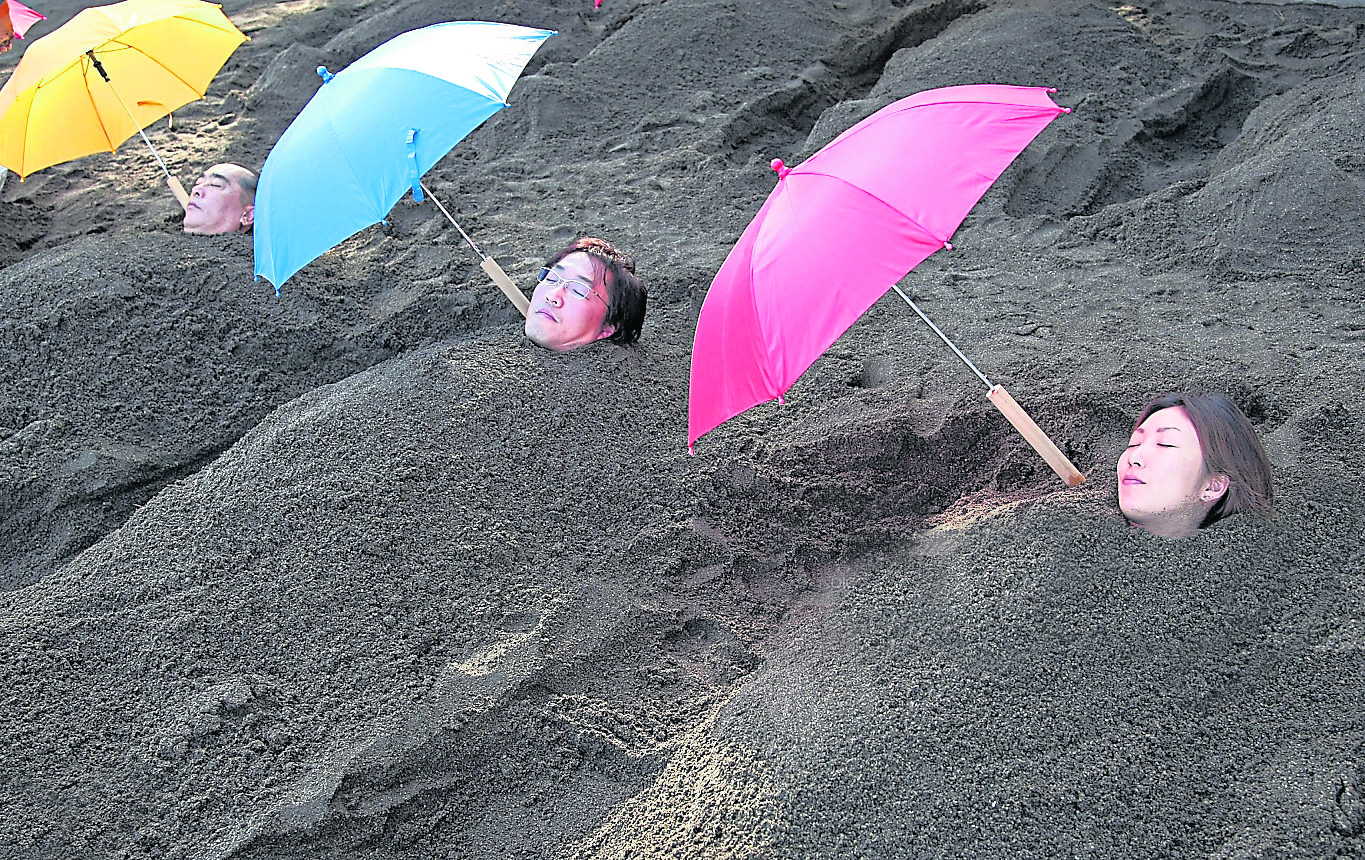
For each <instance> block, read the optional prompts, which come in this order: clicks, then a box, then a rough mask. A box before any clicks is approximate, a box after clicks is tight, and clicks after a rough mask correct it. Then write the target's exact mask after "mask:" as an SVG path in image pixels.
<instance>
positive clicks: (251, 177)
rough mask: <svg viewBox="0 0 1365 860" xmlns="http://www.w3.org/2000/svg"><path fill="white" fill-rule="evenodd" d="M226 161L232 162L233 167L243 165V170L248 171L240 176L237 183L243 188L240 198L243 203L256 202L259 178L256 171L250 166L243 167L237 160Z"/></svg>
mask: <svg viewBox="0 0 1365 860" xmlns="http://www.w3.org/2000/svg"><path fill="white" fill-rule="evenodd" d="M226 163H227V164H231V165H232V166H233V167H241V168H242V170H244V171H246V176H243V177H240V178H239V179H238V180H237V185H238V186H239V187H240V188H241V189H242V193H241V197H240V199H241V201H242V202H243V203H255V202H256V180H257V179H258V178H259V177H257V176H256V172H255V171H254V170H252V169H251V168H250V167H242V165H240V164H238V163H237V162H235V161H229V162H226Z"/></svg>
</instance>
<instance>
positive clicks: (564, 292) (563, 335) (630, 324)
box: [526, 238, 645, 352]
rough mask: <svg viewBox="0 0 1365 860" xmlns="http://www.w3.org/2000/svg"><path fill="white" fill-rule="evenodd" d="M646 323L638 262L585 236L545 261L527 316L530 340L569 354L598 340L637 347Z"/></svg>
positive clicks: (527, 329)
mask: <svg viewBox="0 0 1365 860" xmlns="http://www.w3.org/2000/svg"><path fill="white" fill-rule="evenodd" d="M644 321H645V287H644V284H642V283H640V279H639V278H637V277H636V276H635V261H634V260H632V259H631V258H630V257H628V256H627V255H625V254H623V253H621V252H620V251H618V250H616V249H615V248H613V247H612V245H611V243H609V242H607V241H605V240H602V239H592V238H583V239H578V240H576V241H574V242H572V243H570V244H569V246H568V247H566V248H564V249H563V250H561V251H560V252H559V253H558V254H555V255H554V256H552V257H551V258H550V259H548V260H546V261H545V268H543V269H541V270H540V282H539V283H537V284H536V291H535V293H533V294H532V296H531V306H530V308H528V309H527V312H526V336H527V337H528V338H530V339H531V341H532V342H533V343H535V344H536V345H538V346H543V347H545V348H546V349H550V350H554V351H555V352H568V351H569V350H571V349H577V348H578V347H580V346H585V345H587V344H590V343H595V342H597V341H599V340H611V341H615V342H616V343H622V344H626V343H634V342H635V341H636V340H638V339H639V337H640V327H641V326H642V325H643V324H644Z"/></svg>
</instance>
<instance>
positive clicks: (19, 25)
mask: <svg viewBox="0 0 1365 860" xmlns="http://www.w3.org/2000/svg"><path fill="white" fill-rule="evenodd" d="M46 20H47V16H46V15H39V14H38V13H37V12H34V11H33V10H32V9H30V8H28V7H27V6H25V5H24V4H23V3H20V2H19V0H4V2H3V3H0V39H3V40H4V42H5V47H4V48H3V49H0V50H8V49H9V40H8V39H6V38H5V33H4V30H5V29H6V28H5V27H4V26H3V25H4V23H5V21H9V27H8V29H9V31H10V32H11V33H13V34H14V35H16V36H18V37H19V38H20V39H22V38H24V34H25V33H27V32H28V28H29V27H32V26H33V25H34V24H36V23H38V22H39V21H46Z"/></svg>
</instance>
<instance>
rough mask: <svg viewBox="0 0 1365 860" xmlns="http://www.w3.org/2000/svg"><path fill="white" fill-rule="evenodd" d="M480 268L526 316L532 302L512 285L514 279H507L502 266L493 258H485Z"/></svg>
mask: <svg viewBox="0 0 1365 860" xmlns="http://www.w3.org/2000/svg"><path fill="white" fill-rule="evenodd" d="M479 268H481V269H483V270H484V272H486V273H487V274H488V277H490V278H492V279H493V283H495V284H497V285H498V288H499V289H501V290H502V293H503V295H505V296H507V298H508V299H509V300H511V302H512V304H514V305H516V306H517V310H518V311H521V315H522V316H526V311H527V310H528V309H529V308H530V307H531V302H530V300H529V299H527V298H526V296H525V295H523V294H522V292H521V290H519V289H517V285H516V284H514V283H512V279H511V278H509V277H507V273H506V272H504V271H503V270H502V266H499V265H498V261H497V260H494V259H493V258H492V257H484V258H483V262H482V263H480V264H479Z"/></svg>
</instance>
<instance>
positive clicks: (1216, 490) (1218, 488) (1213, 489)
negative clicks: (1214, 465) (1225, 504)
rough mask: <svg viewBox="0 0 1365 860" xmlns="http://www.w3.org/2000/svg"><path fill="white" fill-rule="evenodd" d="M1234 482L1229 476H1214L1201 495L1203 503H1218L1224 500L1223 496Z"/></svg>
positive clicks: (1206, 483) (1205, 485)
mask: <svg viewBox="0 0 1365 860" xmlns="http://www.w3.org/2000/svg"><path fill="white" fill-rule="evenodd" d="M1231 483H1232V482H1231V481H1229V480H1228V476H1227V475H1213V476H1212V477H1210V478H1209V479H1208V481H1207V482H1205V484H1204V489H1203V491H1202V492H1201V493H1200V494H1199V498H1200V500H1201V501H1205V502H1216V501H1218V500H1219V499H1221V498H1223V494H1224V493H1226V492H1227V491H1228V486H1229V485H1230V484H1231Z"/></svg>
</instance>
